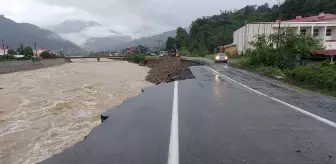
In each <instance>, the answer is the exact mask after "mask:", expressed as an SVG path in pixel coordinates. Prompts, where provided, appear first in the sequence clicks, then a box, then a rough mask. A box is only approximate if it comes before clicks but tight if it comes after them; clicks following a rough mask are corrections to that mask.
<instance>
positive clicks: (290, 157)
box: [42, 65, 336, 164]
mask: <svg viewBox="0 0 336 164" xmlns="http://www.w3.org/2000/svg"><path fill="white" fill-rule="evenodd" d="M213 68H214V69H215V70H217V71H218V72H215V71H213V70H211V69H209V68H207V67H204V66H201V67H191V70H192V72H193V74H194V76H195V77H196V78H195V79H191V80H185V81H179V82H175V83H169V84H162V85H158V86H155V87H151V88H147V89H145V90H144V93H143V94H142V95H140V96H138V97H135V98H132V99H129V100H127V101H126V102H125V103H124V104H122V105H121V106H120V107H118V108H114V109H111V110H109V111H107V112H105V113H104V114H103V116H104V117H108V118H107V119H106V120H105V121H104V122H103V123H102V124H101V125H99V126H98V127H96V128H95V129H93V131H92V132H91V133H90V134H89V136H87V137H86V139H85V140H83V141H82V142H80V143H78V144H76V145H75V146H73V147H72V148H70V149H67V150H65V151H64V152H63V153H61V154H58V155H56V156H54V157H52V158H50V159H48V160H46V161H44V162H42V163H47V164H49V163H50V164H54V163H55V164H56V163H62V164H65V163H118V164H123V163H137V164H138V163H144V164H145V163H172V164H177V163H186V164H187V163H214V164H217V163H258V164H259V163H260V164H273V163H274V164H280V163H281V164H296V163H298V164H301V163H303V164H306V163H309V164H311V163H318V164H319V163H326V164H329V163H330V164H333V163H336V159H335V158H336V156H335V154H336V140H335V137H336V129H335V126H334V124H333V123H334V122H333V121H334V118H335V117H334V114H333V112H334V111H333V110H332V109H335V108H332V107H333V105H335V102H334V99H332V98H330V99H329V98H327V97H322V99H319V101H321V102H324V103H325V105H324V106H322V107H321V106H320V107H319V105H318V104H315V105H316V107H314V104H313V103H314V102H310V103H307V104H308V105H306V106H305V105H300V104H305V103H302V102H300V101H296V102H299V103H298V104H299V106H298V107H299V108H302V109H304V110H307V111H308V112H311V114H312V115H307V114H304V113H302V112H299V111H297V110H294V109H293V107H290V106H286V105H284V104H282V103H279V102H278V101H275V99H271V98H269V97H267V96H264V95H262V94H258V93H256V92H254V91H252V90H251V89H248V88H246V87H243V86H242V85H241V84H238V83H237V82H242V83H244V82H246V85H247V86H248V87H251V88H252V89H256V90H257V92H258V91H260V90H259V89H260V88H261V90H262V91H260V92H263V93H264V91H265V92H269V93H265V94H267V95H270V93H273V94H272V95H270V96H272V97H275V98H277V97H281V96H280V95H282V96H286V94H289V92H288V91H286V90H285V89H279V91H278V90H277V88H276V87H273V86H268V85H269V84H263V82H261V81H259V82H258V80H256V79H252V78H251V79H250V80H247V79H248V77H244V75H242V74H239V73H237V72H235V71H234V70H231V69H230V67H225V66H223V65H221V66H213ZM221 74H223V75H224V76H223V75H221ZM226 76H227V77H229V78H232V79H234V80H236V81H237V82H234V81H232V80H230V79H228V78H227V77H226ZM258 83H259V84H258ZM244 84H245V83H244ZM257 84H258V85H259V86H260V87H259V88H257V87H256V86H255V85H257ZM272 87H273V88H272ZM287 92H288V93H287ZM291 92H294V91H291ZM174 93H175V94H174ZM293 94H294V93H293ZM297 94H301V93H297ZM307 96H310V95H307ZM316 99H317V98H316ZM277 100H278V99H277ZM280 101H285V100H280ZM307 101H309V100H307ZM287 103H289V104H291V105H295V106H296V105H297V104H295V103H293V102H287ZM174 104H175V105H174ZM304 107H307V109H306V108H304ZM328 107H330V108H331V109H329V108H328ZM314 108H315V110H314ZM312 110H313V111H312ZM174 111H175V112H174ZM324 116H327V118H326V119H328V120H327V121H330V122H329V124H327V123H326V121H323V120H322V121H321V120H319V118H325V117H324ZM174 118H178V119H174Z"/></svg>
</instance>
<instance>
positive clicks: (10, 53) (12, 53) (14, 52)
mask: <svg viewBox="0 0 336 164" xmlns="http://www.w3.org/2000/svg"><path fill="white" fill-rule="evenodd" d="M7 54H8V55H17V52H16V51H15V50H13V49H9V50H8V52H7Z"/></svg>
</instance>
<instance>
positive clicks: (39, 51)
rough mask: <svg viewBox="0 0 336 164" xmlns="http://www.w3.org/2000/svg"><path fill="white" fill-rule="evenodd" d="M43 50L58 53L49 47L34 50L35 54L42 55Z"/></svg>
mask: <svg viewBox="0 0 336 164" xmlns="http://www.w3.org/2000/svg"><path fill="white" fill-rule="evenodd" d="M42 52H49V53H51V54H55V55H57V53H56V52H55V51H52V50H48V49H45V48H39V49H36V50H34V56H37V57H40V55H41V54H42Z"/></svg>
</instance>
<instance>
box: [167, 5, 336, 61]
mask: <svg viewBox="0 0 336 164" xmlns="http://www.w3.org/2000/svg"><path fill="white" fill-rule="evenodd" d="M321 12H325V13H336V1H335V0H318V1H317V0H285V1H284V3H283V4H281V5H278V4H275V5H273V6H270V5H269V4H268V3H265V4H263V5H260V6H258V5H247V6H245V7H244V8H242V9H239V10H225V11H221V13H220V14H218V15H213V16H209V17H202V18H198V19H197V20H195V21H193V22H192V23H191V25H190V32H189V33H187V31H186V30H185V29H183V28H181V27H179V28H178V29H177V31H176V36H175V38H173V37H169V38H168V39H167V42H166V49H167V50H171V49H173V48H178V49H180V50H182V51H183V52H186V53H187V54H192V55H200V56H204V55H206V54H208V53H212V52H213V51H215V49H216V47H218V46H220V45H226V44H230V43H232V42H233V32H234V31H235V30H237V29H238V28H240V27H242V26H244V25H245V24H246V23H248V22H271V21H275V20H277V19H281V20H288V19H294V18H295V17H296V16H303V17H306V16H312V15H318V14H319V13H321Z"/></svg>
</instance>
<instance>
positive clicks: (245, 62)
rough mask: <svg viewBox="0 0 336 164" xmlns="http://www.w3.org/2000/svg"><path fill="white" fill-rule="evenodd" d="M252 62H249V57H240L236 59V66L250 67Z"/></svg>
mask: <svg viewBox="0 0 336 164" xmlns="http://www.w3.org/2000/svg"><path fill="white" fill-rule="evenodd" d="M253 65H254V63H252V62H251V59H250V58H248V57H242V58H240V59H237V66H239V67H242V68H252V67H253Z"/></svg>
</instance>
